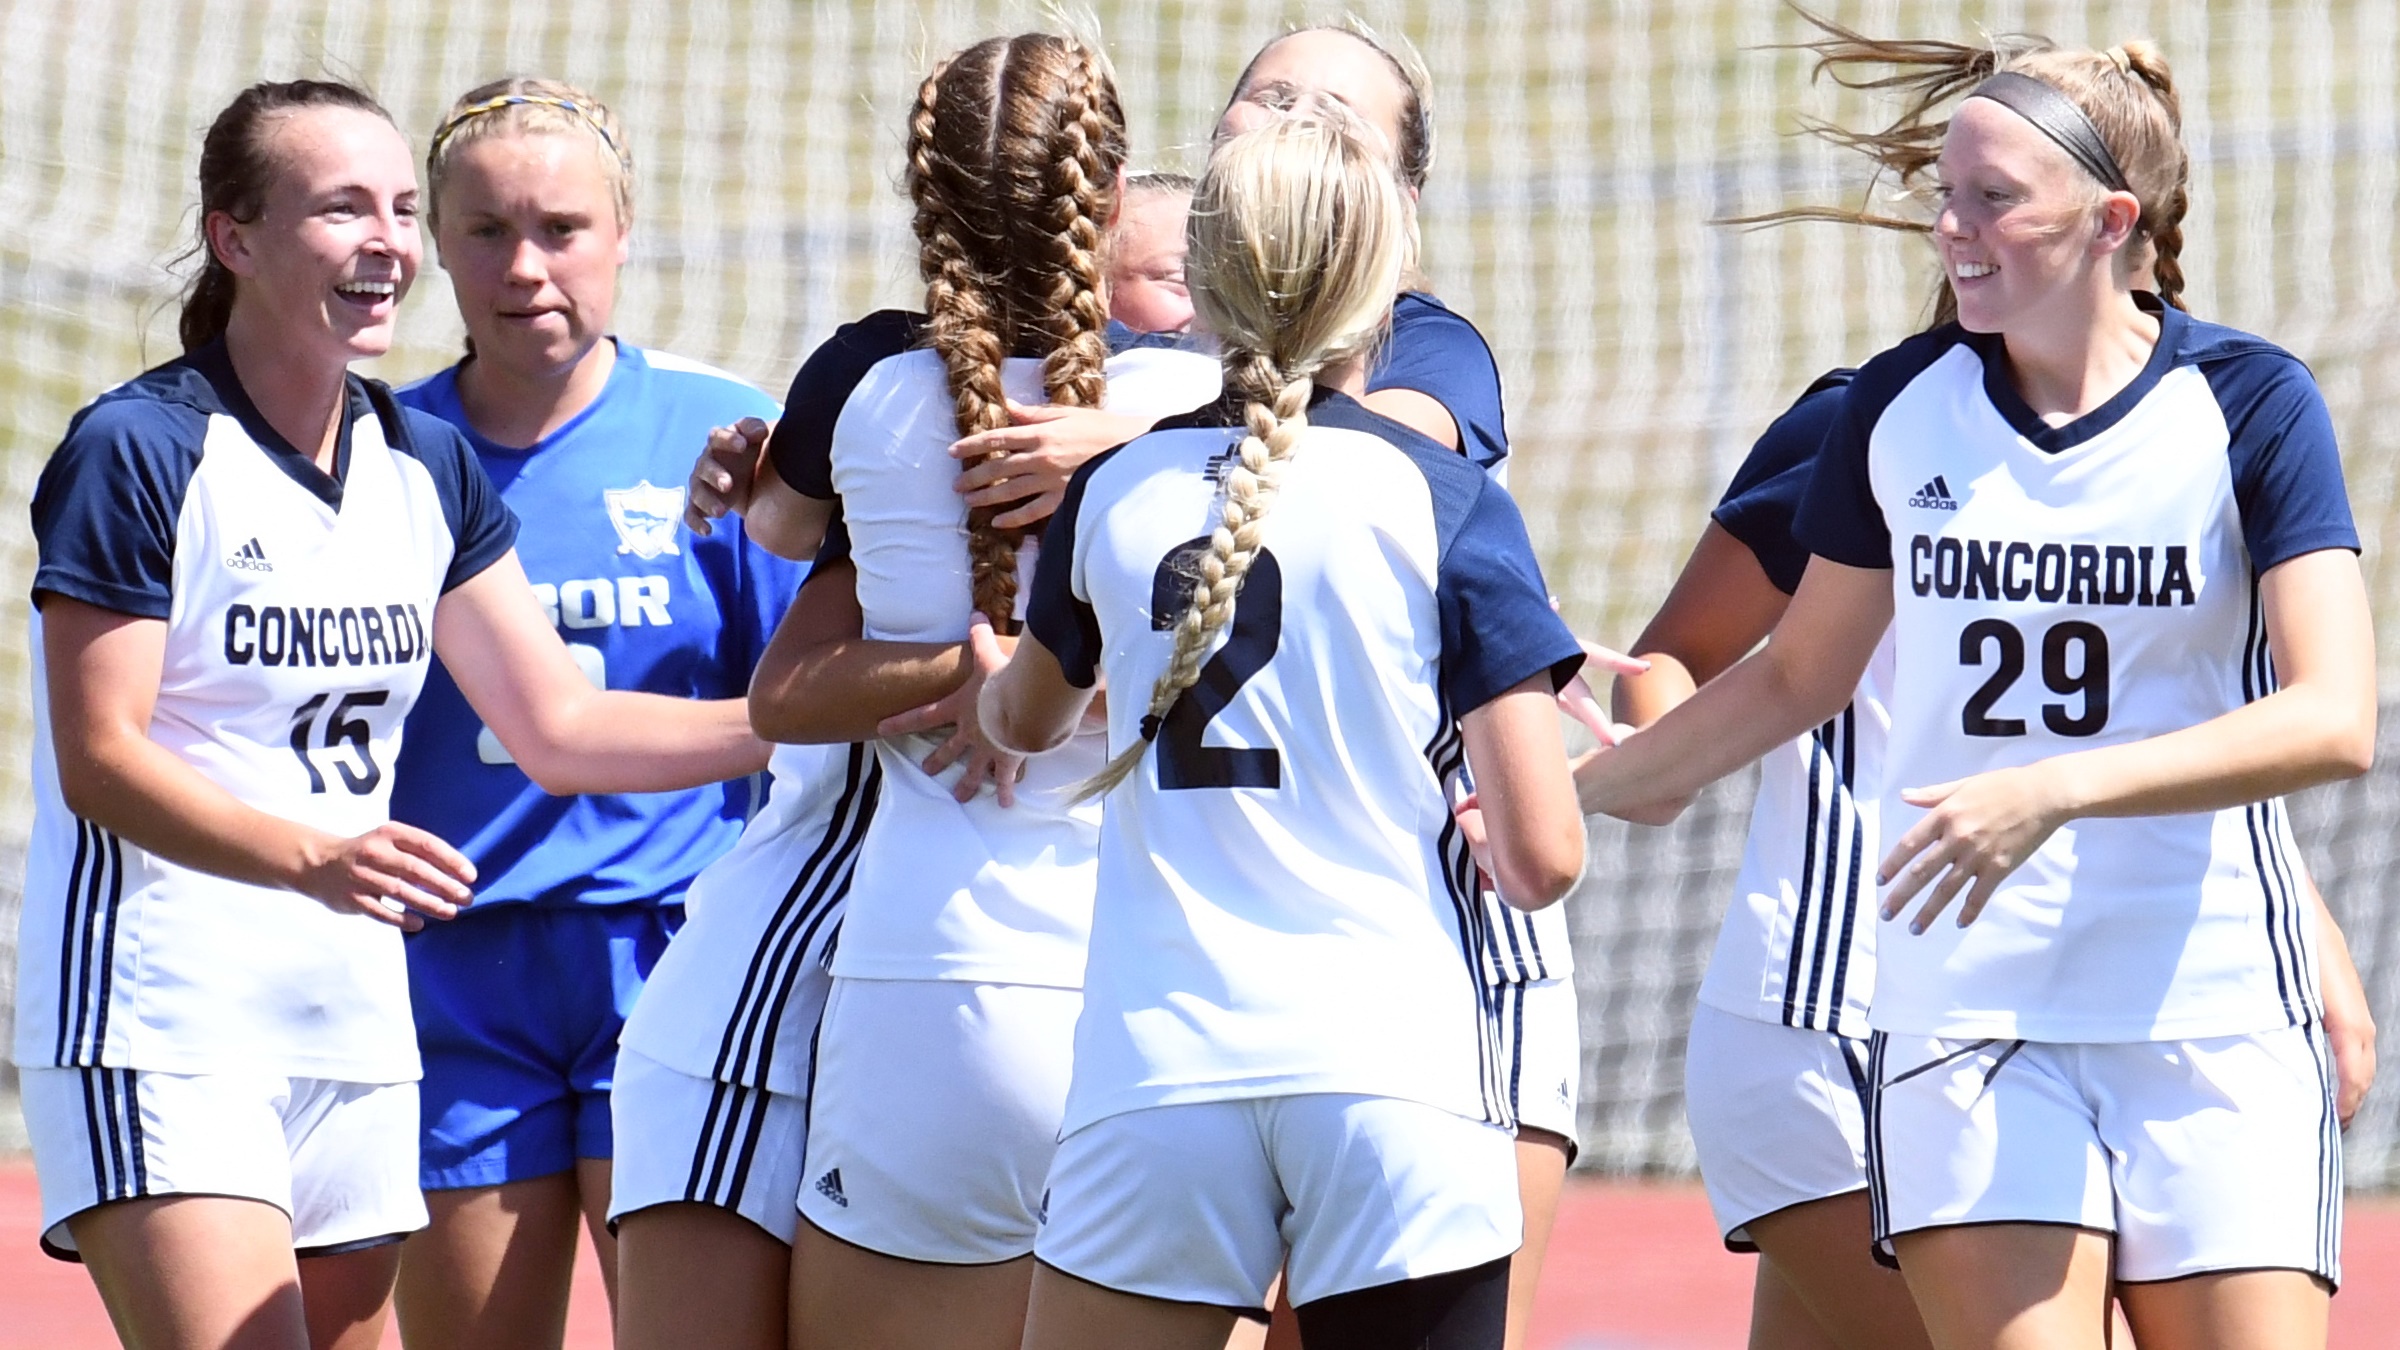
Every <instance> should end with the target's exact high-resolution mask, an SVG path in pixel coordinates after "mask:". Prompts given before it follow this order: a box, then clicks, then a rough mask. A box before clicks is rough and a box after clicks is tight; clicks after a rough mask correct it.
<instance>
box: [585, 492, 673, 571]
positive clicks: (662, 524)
mask: <svg viewBox="0 0 2400 1350" xmlns="http://www.w3.org/2000/svg"><path fill="white" fill-rule="evenodd" d="M600 496H601V498H602V499H603V500H605V501H606V502H607V503H608V523H609V524H611V525H614V526H616V527H617V552H619V553H630V554H633V555H634V556H635V557H638V558H644V559H648V558H656V557H659V556H660V555H662V554H664V555H668V556H673V557H680V556H682V553H683V550H681V549H679V548H677V547H675V530H676V527H677V526H679V525H681V524H682V523H683V489H682V488H679V487H672V488H662V487H652V486H651V485H650V480H649V479H647V478H645V479H643V480H642V481H641V482H639V483H636V484H634V485H633V486H632V487H629V488H606V489H603V490H602V491H601V493H600Z"/></svg>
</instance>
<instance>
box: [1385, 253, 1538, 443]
mask: <svg viewBox="0 0 2400 1350" xmlns="http://www.w3.org/2000/svg"><path fill="white" fill-rule="evenodd" d="M1379 389H1413V390H1415V391H1417V392H1418V393H1420V394H1423V395H1425V396H1426V397H1427V398H1430V399H1432V400H1433V401H1434V402H1436V403H1439V404H1441V405H1442V408H1443V409H1444V410H1445V411H1447V412H1448V413H1449V414H1450V420H1451V421H1453V422H1456V423H1457V424H1458V443H1459V450H1460V452H1461V453H1463V454H1464V455H1466V457H1467V458H1468V459H1469V460H1472V461H1473V462H1474V463H1475V465H1476V467H1478V468H1484V469H1488V468H1490V467H1491V466H1493V465H1495V464H1497V463H1499V462H1500V461H1501V460H1504V459H1506V458H1508V421H1507V418H1506V416H1505V415H1504V414H1503V411H1502V407H1501V395H1500V363H1499V362H1498V361H1496V360H1494V359H1493V358H1492V348H1491V344H1490V343H1488V342H1486V341H1484V338H1483V334H1482V333H1481V332H1479V331H1478V330H1477V329H1476V327H1475V325H1474V324H1472V323H1469V322H1468V321H1467V319H1466V318H1465V316H1463V315H1461V314H1459V313H1457V312H1456V311H1454V310H1452V309H1451V308H1450V307H1449V306H1447V305H1445V304H1443V303H1442V302H1441V301H1439V300H1436V299H1435V298H1433V297H1432V296H1430V295H1427V294H1426V293H1425V292H1423V291H1403V292H1402V293H1401V295H1400V298H1399V299H1398V300H1395V301H1394V302H1392V332H1391V340H1390V341H1388V342H1386V343H1385V344H1384V347H1383V350H1382V351H1381V352H1379V353H1377V355H1376V361H1375V369H1374V370H1373V371H1372V372H1371V373H1370V374H1369V375H1368V376H1367V391H1368V392H1369V393H1373V392H1374V391H1376V390H1379Z"/></svg>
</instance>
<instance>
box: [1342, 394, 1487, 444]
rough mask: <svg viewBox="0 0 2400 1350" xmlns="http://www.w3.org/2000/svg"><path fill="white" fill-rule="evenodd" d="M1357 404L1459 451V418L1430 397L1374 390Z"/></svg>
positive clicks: (1440, 402)
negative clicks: (1363, 405) (1361, 404)
mask: <svg viewBox="0 0 2400 1350" xmlns="http://www.w3.org/2000/svg"><path fill="white" fill-rule="evenodd" d="M1359 402H1360V403H1363V404H1365V405H1366V408H1367V411H1368V412H1371V413H1374V414H1376V415H1377V416H1380V417H1388V418H1390V419H1392V420H1393V421H1395V422H1398V423H1399V424H1400V425H1402V426H1404V427H1407V428H1408V429H1409V430H1411V431H1413V432H1416V433H1417V434H1418V435H1420V436H1424V437H1426V438H1427V439H1429V440H1434V441H1438V442H1440V443H1441V444H1442V445H1444V446H1445V447H1447V448H1449V449H1452V450H1458V449H1459V446H1460V437H1459V434H1458V419H1457V418H1455V417H1452V416H1451V415H1450V410H1449V409H1448V408H1445V407H1443V406H1442V401H1441V400H1440V399H1438V398H1435V397H1434V396H1433V395H1431V394H1427V393H1423V392H1421V391H1419V390H1415V389H1400V388H1392V389H1376V390H1371V391H1369V392H1368V394H1367V396H1366V397H1365V398H1362V399H1360V400H1359ZM1462 453H1463V451H1462Z"/></svg>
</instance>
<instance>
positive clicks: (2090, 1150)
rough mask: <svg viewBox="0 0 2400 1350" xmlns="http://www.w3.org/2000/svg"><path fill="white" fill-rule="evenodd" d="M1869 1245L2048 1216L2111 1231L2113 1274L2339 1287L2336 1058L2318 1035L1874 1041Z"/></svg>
mask: <svg viewBox="0 0 2400 1350" xmlns="http://www.w3.org/2000/svg"><path fill="white" fill-rule="evenodd" d="M1874 1047H1875V1055H1874V1058H1875V1063H1874V1073H1875V1079H1876V1082H1877V1084H1878V1087H1877V1089H1876V1093H1875V1110H1874V1114H1873V1116H1872V1118H1871V1119H1870V1120H1869V1122H1868V1171H1869V1174H1870V1176H1871V1177H1872V1178H1873V1180H1874V1193H1875V1237H1876V1241H1877V1244H1878V1246H1879V1247H1880V1248H1881V1249H1882V1250H1884V1251H1885V1252H1887V1253H1888V1252H1889V1251H1890V1249H1891V1248H1890V1239H1891V1238H1892V1237H1893V1236H1894V1235H1897V1234H1906V1233H1911V1232H1915V1231H1918V1230H1920V1229H1926V1228H1941V1227H1948V1226H1952V1225H1959V1224H1986V1223H2054V1224H2066V1225H2070V1226H2073V1227H2078V1228H2086V1229H2091V1230H2093V1231H2096V1232H2104V1233H2114V1234H2115V1235H2116V1275H2117V1278H2118V1279H2119V1280H2124V1281H2128V1282H2136V1283H2138V1282H2145V1281H2154V1280H2174V1279H2182V1278H2184V1277H2186V1276H2191V1275H2201V1274H2207V1273H2209V1272H2212V1271H2226V1270H2260V1269H2273V1270H2302V1271H2307V1272H2309V1273H2311V1274H2314V1275H2317V1276H2319V1277H2321V1278H2323V1279H2324V1280H2325V1281H2326V1282H2327V1283H2332V1284H2338V1283H2339V1282H2340V1280H2341V1231H2342V1145H2341V1128H2340V1125H2339V1122H2338V1119H2337V1117H2336V1116H2335V1113H2334V1097H2333V1092H2334V1088H2333V1059H2332V1055H2331V1053H2330V1052H2329V1051H2328V1050H2327V1049H2326V1047H2325V1043H2324V1037H2323V1033H2322V1032H2320V1031H2319V1030H2318V1029H2316V1028H2314V1027H2285V1028H2281V1029H2278V1030H2274V1031H2266V1032H2259V1033H2257V1034H2254V1035H2249V1036H2220V1037H2212V1038H2210V1039H2207V1040H2194V1041H2142V1042H2133V1043H2129V1044H2098V1045H2062V1044H2041V1043H2033V1042H2026V1041H2005V1040H1972V1041H1953V1040H1941V1039H1938V1038H1934V1037H1928V1036H1899V1035H1890V1036H1886V1035H1882V1034H1878V1035H1877V1036H1876V1037H1875V1040H1874Z"/></svg>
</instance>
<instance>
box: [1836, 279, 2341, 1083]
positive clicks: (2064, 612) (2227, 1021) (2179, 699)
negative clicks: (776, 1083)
mask: <svg viewBox="0 0 2400 1350" xmlns="http://www.w3.org/2000/svg"><path fill="white" fill-rule="evenodd" d="M2149 303H2150V304H2151V307H2152V308H2153V310H2154V312H2155V311H2156V309H2157V307H2156V302H2155V301H2150V302H2149ZM2159 321H2160V332H2159V340H2158V346H2157V349H2156V351H2155V352H2154V353H2153V355H2152V357H2151V359H2150V361H2149V363H2148V365H2147V367H2146V368H2145V369H2144V370H2143V371H2142V373H2141V375H2140V376H2139V377H2138V378H2137V379H2135V380H2134V382H2133V383H2132V384H2130V385H2129V386H2127V387H2126V389H2125V390H2124V391H2123V392H2121V393H2119V394H2118V395H2117V396H2116V397H2114V398H2112V399H2110V400H2109V401H2108V402H2107V403H2106V404H2104V405H2102V406H2101V407H2100V408H2098V409H2096V410H2094V411H2093V412H2091V413H2090V414H2088V415H2086V416H2084V417H2081V418H2078V419H2077V420H2075V421H2073V422H2070V423H2068V424H2066V425H2064V426H2058V427H2052V426H2047V425H2045V424H2044V423H2043V422H2042V421H2041V420H2040V419H2039V418H2038V417H2036V416H2035V415H2034V414H2033V413H2032V412H2031V411H2030V410H2029V409H2028V408H2027V407H2026V406H2025V404H2024V401H2023V400H2022V399H2021V398H2020V397H2019V396H2018V395H2017V394H2016V392H2015V390H2014V389H2013V388H2012V387H2011V386H2010V385H2009V383H2008V378H2007V376H2006V374H2005V373H2004V363H2003V361H2002V360H2001V358H2000V347H1999V339H1998V338H1997V337H1991V336H1980V335H1975V334H1969V333H1966V332H1964V331H1962V330H1960V329H1959V328H1957V327H1955V326H1951V327H1945V328H1942V329H1939V330H1937V331H1935V332H1933V333H1929V334H1926V335H1923V336H1920V337H1917V338H1913V339H1911V340H1909V341H1908V342H1905V343H1903V344H1901V345H1900V346H1899V347H1897V348H1895V349H1893V350H1892V351H1890V352H1887V353H1885V354H1884V355H1883V356H1881V357H1878V358H1877V359H1876V360H1875V361H1874V362H1873V363H1871V364H1870V365H1868V366H1867V367H1866V368H1865V369H1863V370H1862V371H1860V373H1859V376H1858V380H1857V382H1856V383H1855V384H1854V385H1852V387H1851V389H1850V392H1849V394H1848V397H1847V403H1846V405H1845V408H1844V410H1843V413H1842V415H1841V417H1840V418H1839V419H1837V421H1836V422H1835V425H1834V427H1833V430H1832V432H1831V433H1830V434H1829V436H1828V438H1827V440H1826V443H1825V447H1824V449H1823V451H1822V452H1821V454H1820V456H1819V459H1818V464H1817V470H1816V478H1815V481H1814V482H1813V483H1812V484H1811V485H1810V488H1809V496H1808V499H1807V501H1806V503H1805V504H1804V506H1803V508H1802V511H1801V515H1800V519H1799V527H1798V532H1799V535H1800V537H1801V539H1802V541H1803V542H1805V543H1806V544H1807V545H1808V546H1809V547H1810V549H1811V550H1812V551H1814V552H1816V553H1819V554H1822V555H1824V556H1826V557H1828V558H1831V559H1832V560H1833V561H1835V562H1840V563H1846V564H1848V565H1851V566H1854V567H1878V568H1884V567H1888V568H1891V569H1892V591H1893V597H1894V611H1895V617H1894V621H1893V641H1894V644H1895V658H1894V671H1895V673H1894V677H1893V690H1892V705H1891V708H1892V739H1891V747H1890V752H1889V756H1888V758H1887V760H1886V765H1885V774H1884V789H1883V794H1882V796H1883V801H1882V826H1883V832H1884V835H1885V837H1886V838H1887V839H1892V838H1897V837H1899V836H1900V835H1901V834H1902V833H1904V832H1905V831H1906V830H1907V829H1908V828H1909V826H1910V825H1912V824H1914V823H1915V822H1916V821H1917V820H1918V819H1919V818H1920V817H1921V816H1922V814H1923V812H1922V810H1920V809H1919V808H1917V807H1913V806H1909V805H1907V804H1906V803H1905V802H1903V801H1901V800H1900V798H1899V795H1898V793H1899V791H1900V790H1901V789H1903V788H1907V787H1913V786H1921V785H1930V784H1937V783H1945V782H1949V781H1951V780H1953V779H1958V778H1963V777H1966V776H1968V775H1970V774H1974V773H1980V772H1984V771H1987V770H1992V769H1999V768H2003V767H2007V766H2011V765H2022V764H2028V763H2031V762H2033V761H2036V760H2040V759H2046V758H2048V757H2050V756H2053V755H2059V754H2065V753H2068V752H2071V751H2075V750H2081V749H2086V748H2090V747H2096V746H2103V745H2117V744H2123V743H2127V742H2132V741H2139V740H2143V739H2146V738H2148V737H2153V736H2158V735H2162V734H2165V733H2167V732H2170V731H2175V730H2179V729H2181V728H2184V727H2189V726H2193V725H2195V724H2198V723H2200V722H2204V721H2207V720H2209V719H2210V718H2214V717H2217V716H2219V715H2221V714H2224V713H2226V712H2229V711H2231V710H2233V709H2235V708H2238V707H2240V706H2242V705H2243V704H2244V703H2247V702H2249V701H2251V700H2253V699H2257V698H2261V697H2263V696H2265V695H2266V694H2267V693H2268V692H2270V691H2271V690H2272V689H2273V688H2274V672H2273V670H2272V666H2271V661H2270V659H2269V654H2268V650H2267V641H2266V630H2265V624H2264V622H2263V617H2262V615H2261V612H2260V607H2259V594H2258V585H2257V578H2258V575H2259V574H2260V573H2262V572H2264V571H2266V570H2267V569H2269V568H2272V567H2274V566H2275V565H2276V564H2278V563H2281V562H2283V561H2285V560H2287V559H2290V558H2293V557H2296V556H2298V555H2300V554H2303V553H2308V552H2312V551H2315V550H2318V549H2326V548H2350V549H2355V548H2356V547H2357V546H2358V538H2357V534H2356V532H2355V530H2354V529H2353V527H2352V525H2351V520H2350V511H2349V503H2348V501H2347V498H2346V497H2345V495H2344V492H2343V488H2342V480H2341V460H2340V456H2339V454H2338V452H2337V450H2336V448H2335V446H2334V440H2333V429H2332V424H2331V421H2330V419H2329V418H2328V417H2327V415H2326V412H2325V407H2324V402H2323V399H2322V398H2321V397H2320V396H2319V394H2318V393H2317V389H2316V385H2315V383H2314V382H2313V381H2312V380H2311V379H2310V378H2309V375H2308V372H2307V370H2306V369H2305V368H2304V367H2303V366H2302V365H2301V364H2300V363H2299V362H2298V361H2296V360H2294V359H2293V358H2292V357H2291V356H2289V355H2288V354H2286V353H2284V352H2282V351H2279V350H2277V349H2276V348H2274V347H2273V346H2270V345H2269V344H2267V343H2266V342H2264V341H2261V340H2260V339H2257V338H2254V337H2250V336H2248V335H2246V334H2242V333H2237V332H2234V331H2232V330H2230V329H2226V328H2221V327H2217V326H2215V325H2212V324H2205V323H2200V322H2197V321H2194V320H2191V319H2189V318H2187V317H2186V316H2185V315H2183V314H2182V313H2181V312H2179V311H2175V310H2165V311H2163V312H2160V313H2159ZM2296 859H2297V851H2296V849H2295V847H2294V845H2293V842H2292V838H2291V830H2290V826H2289V823H2288V821H2287V819H2286V817H2285V813H2284V808H2283V805H2282V803H2281V802H2280V801H2267V802H2261V803H2257V804H2254V805H2250V806H2244V807H2234V808H2229V809H2227V810H2222V811H2208V812H2192V813H2187V814H2180V815H2164V816H2144V817H2134V818H2127V819H2087V820H2078V821H2075V822H2072V823H2070V824H2068V825H2066V826H2064V827H2062V828H2061V829H2059V830H2058V831H2057V832H2056V833H2055V834H2053V835H2052V836H2051V837H2050V838H2049V839H2048V840H2047V841H2046V842H2045V843H2044V844H2043V845H2042V847H2041V848H2040V849H2039V850H2038V851H2037V852H2036V854H2035V855H2034V856H2033V857H2032V858H2031V859H2029V860H2028V861H2027V862H2026V863H2025V865H2024V866H2023V867H2021V868H2019V869H2018V870H2017V871H2016V872H2015V873H2014V874H2012V875H2011V876H2010V878H2009V879H2008V881H2007V882H2006V883H2004V884H2003V885H2002V886H2001V888H2000V890H1999V892H1998V894H1997V895H1996V896H1995V897H1994V898H1993V900H1992V902H1991V904H1990V905H1989V906H1988V907H1987V908H1986V909H1985V911H1984V913H1983V915H1982V917H1981V918H1980V919H1978V920H1977V921H1976V922H1975V923H1974V924H1973V925H1972V926H1970V927H1967V928H1964V929H1961V928H1959V927H1957V926H1956V925H1955V924H1954V923H1952V922H1950V921H1949V919H1948V918H1947V917H1945V918H1944V919H1943V921H1941V922H1939V923H1937V924H1936V925H1935V926H1934V928H1933V930H1932V931H1930V932H1928V933H1926V934H1924V935H1923V936H1911V935H1910V934H1908V933H1907V932H1906V931H1905V930H1902V929H1898V928H1894V929H1891V930H1889V931H1887V933H1886V935H1885V936H1886V940H1885V941H1884V942H1883V943H1882V945H1881V949H1880V951H1879V953H1878V963H1877V964H1878V971H1877V977H1876V990H1875V1003H1874V1009H1873V1013H1872V1017H1873V1021H1874V1024H1875V1026H1876V1027H1877V1028H1878V1029H1882V1030H1890V1031H1894V1032H1909V1033H1916V1034H1922V1035H1934V1036H1943V1037H1952V1038H1972V1037H1982V1036H1993V1037H2014V1038H2022V1039H2027V1040H2037V1041H2134V1040H2163V1039H2182V1038H2203V1037H2213V1036H2228V1035H2240V1034H2244V1033H2248V1032H2253V1031H2260V1030H2265V1029H2268V1028H2272V1027H2280V1026H2287V1025H2295V1024H2303V1023H2307V1022H2309V1021H2311V1020H2313V1019H2314V1017H2315V1015H2316V1001H2317V978H2316V965H2315V956H2314V927H2315V925H2314V924H2313V923H2312V922H2311V921H2310V915H2309V910H2308V907H2307V904H2306V902H2305V901H2304V900H2303V899H2302V892H2301V890H2300V888H2299V886H2298V883H2297V877H2296V872H2297V866H2296Z"/></svg>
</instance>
